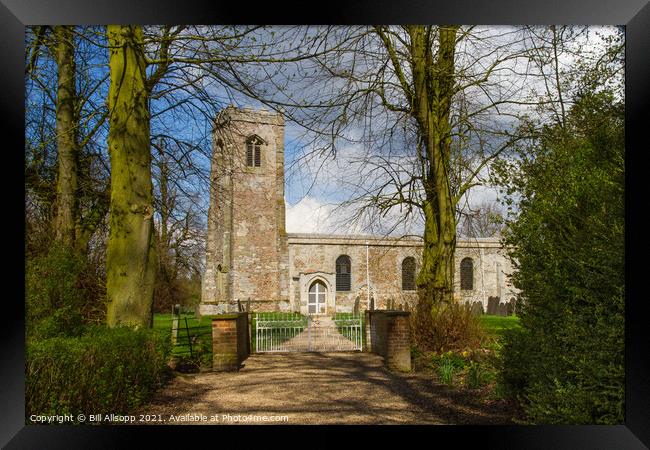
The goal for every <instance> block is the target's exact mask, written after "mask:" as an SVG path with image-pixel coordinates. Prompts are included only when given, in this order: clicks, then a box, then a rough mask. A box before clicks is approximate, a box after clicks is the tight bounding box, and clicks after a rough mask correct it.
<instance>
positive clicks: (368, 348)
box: [363, 309, 372, 352]
mask: <svg viewBox="0 0 650 450" xmlns="http://www.w3.org/2000/svg"><path fill="white" fill-rule="evenodd" d="M363 315H364V318H363V319H364V320H363V321H364V326H365V335H366V336H365V338H366V339H365V341H366V342H365V344H364V346H363V351H364V352H372V336H371V333H370V330H371V321H372V313H371V311H369V310H367V309H366V310H365V311H364V312H363Z"/></svg>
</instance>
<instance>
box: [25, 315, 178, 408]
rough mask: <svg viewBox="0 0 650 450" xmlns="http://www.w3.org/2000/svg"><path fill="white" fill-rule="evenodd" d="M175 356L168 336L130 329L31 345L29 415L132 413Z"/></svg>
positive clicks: (98, 329)
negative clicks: (171, 351)
mask: <svg viewBox="0 0 650 450" xmlns="http://www.w3.org/2000/svg"><path fill="white" fill-rule="evenodd" d="M170 350H171V349H170V342H169V335H168V334H167V333H161V332H159V331H157V330H133V329H129V328H115V329H108V328H104V327H93V328H92V329H91V330H90V331H89V332H88V333H87V334H85V335H83V336H80V337H55V338H51V339H45V340H32V341H28V344H27V347H26V379H25V411H26V415H27V417H29V415H31V414H73V415H75V416H76V415H77V414H80V413H84V414H88V413H95V412H104V413H116V414H117V413H120V414H122V413H126V412H128V411H130V410H132V409H133V408H135V407H136V406H138V405H140V404H141V403H142V402H143V401H145V400H146V399H147V398H148V397H149V396H150V395H151V394H152V393H153V392H154V391H155V389H156V388H158V387H159V386H160V385H161V384H162V382H163V381H164V380H165V377H166V373H167V361H168V359H169V354H170Z"/></svg>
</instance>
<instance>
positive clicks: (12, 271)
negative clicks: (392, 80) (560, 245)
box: [0, 0, 650, 449]
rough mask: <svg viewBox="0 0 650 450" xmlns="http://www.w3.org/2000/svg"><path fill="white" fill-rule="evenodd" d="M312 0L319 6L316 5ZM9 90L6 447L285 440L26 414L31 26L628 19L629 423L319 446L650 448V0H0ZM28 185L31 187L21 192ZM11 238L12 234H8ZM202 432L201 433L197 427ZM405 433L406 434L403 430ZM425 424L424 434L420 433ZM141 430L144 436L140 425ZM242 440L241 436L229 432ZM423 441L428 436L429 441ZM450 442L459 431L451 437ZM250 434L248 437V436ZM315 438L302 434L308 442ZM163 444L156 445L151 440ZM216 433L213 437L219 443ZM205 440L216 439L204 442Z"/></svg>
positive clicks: (432, 431)
mask: <svg viewBox="0 0 650 450" xmlns="http://www.w3.org/2000/svg"><path fill="white" fill-rule="evenodd" d="M308 8H310V9H308ZM0 20H1V21H2V26H1V27H0V35H1V36H2V39H1V40H0V46H1V48H2V53H3V58H2V64H0V82H2V84H3V89H1V90H0V93H1V94H0V96H1V100H0V103H1V105H2V116H3V124H4V127H3V128H4V129H5V133H4V135H3V139H2V141H0V142H2V155H3V157H4V158H6V159H4V162H5V164H3V166H4V167H3V168H4V170H5V172H4V174H3V176H2V177H1V178H2V182H3V188H4V190H3V191H2V192H5V193H6V194H7V195H5V196H3V200H4V201H3V206H4V208H3V209H4V212H5V214H4V219H5V220H4V224H5V225H6V226H8V228H7V231H6V232H5V233H6V234H5V239H4V243H5V245H4V248H5V252H6V254H5V255H4V256H5V258H4V261H5V262H7V263H8V265H7V267H6V269H5V270H4V271H3V272H4V273H3V275H4V283H3V284H2V287H3V288H4V293H5V295H3V298H4V302H3V305H2V306H3V308H2V309H3V313H2V314H0V317H2V319H4V320H3V322H4V323H3V326H2V327H0V330H1V333H2V334H1V338H0V342H1V345H2V352H1V358H2V363H1V365H0V371H1V375H0V379H1V383H0V405H2V419H1V420H0V444H1V445H3V446H6V448H64V447H65V448H115V447H122V446H127V445H129V444H131V445H132V444H134V442H135V441H134V440H133V439H134V438H136V437H140V435H141V434H145V435H146V438H155V439H156V440H161V441H163V442H164V443H165V447H168V446H172V445H173V446H179V445H183V446H187V445H200V444H198V443H197V441H196V434H201V435H203V436H201V437H205V438H207V439H208V442H211V443H212V444H214V445H236V444H235V443H236V442H238V441H239V440H240V439H245V445H243V446H244V448H246V447H250V446H252V444H251V442H252V441H251V439H259V441H260V443H261V442H267V443H268V442H269V441H271V440H276V439H279V441H278V442H283V443H285V444H286V442H287V441H288V439H287V437H288V436H289V434H288V432H289V430H287V427H286V426H277V427H270V428H264V431H263V433H259V434H256V435H254V434H253V433H249V430H250V428H246V429H239V428H229V427H220V428H219V429H218V431H217V432H215V429H214V428H212V427H184V428H183V429H182V431H183V433H181V432H180V431H179V429H178V428H177V427H150V426H137V427H124V426H103V427H99V426H90V425H84V426H63V425H61V426H43V425H28V426H26V425H25V423H24V422H25V419H24V357H25V355H24V325H25V324H24V266H22V265H20V264H19V263H17V261H20V260H21V259H22V260H24V245H23V242H24V240H22V239H21V236H24V233H25V228H24V220H23V219H21V218H23V217H24V178H23V173H24V169H23V166H24V156H23V152H22V151H21V150H20V149H21V148H24V147H23V146H24V31H25V28H24V27H25V26H26V25H34V24H107V23H140V24H163V23H197V24H208V23H214V24H223V23H271V24H273V23H275V24H301V23H312V24H329V23H334V24H358V23H391V24H393V23H399V24H403V23H463V24H464V23H477V24H494V25H505V24H521V23H529V24H551V23H565V24H593V25H604V24H610V25H625V27H626V44H627V45H626V171H627V176H626V224H627V225H626V235H627V239H626V267H627V270H626V286H627V294H626V412H625V424H624V425H618V426H490V427H478V426H431V427H371V428H362V429H361V430H359V428H357V427H338V426H337V427H327V428H324V427H322V428H321V427H315V428H313V429H312V428H310V429H309V433H310V438H309V442H310V443H311V444H312V445H313V444H316V446H317V447H322V446H326V445H327V446H331V445H336V444H337V443H340V442H341V441H340V438H339V437H338V436H337V434H338V433H333V431H338V432H343V433H347V434H348V435H350V433H351V432H355V433H356V432H360V433H359V434H357V436H358V437H360V438H362V439H364V440H365V439H368V438H370V439H372V438H378V439H384V437H386V436H387V435H394V434H397V433H399V434H401V435H402V436H400V442H402V443H403V444H406V445H409V444H410V445H421V444H419V443H424V442H430V443H431V445H436V446H437V445H454V446H456V445H458V444H465V443H467V441H474V442H475V443H476V445H480V446H481V448H625V449H634V448H647V447H646V446H650V426H648V424H650V417H649V413H648V407H650V370H649V364H648V361H649V357H648V355H650V351H649V350H648V348H647V342H650V339H649V336H648V335H649V332H648V330H649V329H650V327H649V326H647V325H646V321H647V320H648V319H647V317H648V315H647V313H648V307H647V303H648V301H647V300H645V296H644V295H643V294H644V293H645V292H643V290H642V283H641V281H640V280H642V279H643V278H642V277H643V274H642V273H641V271H642V270H643V269H645V268H646V267H647V264H646V263H644V262H643V261H644V258H643V256H644V255H643V253H642V249H643V248H645V247H646V245H644V244H645V239H644V238H645V236H644V234H643V232H642V230H641V227H642V226H643V224H644V222H643V218H642V211H643V209H644V208H643V206H642V205H643V204H644V203H646V202H647V200H646V196H645V195H643V194H644V191H643V189H644V187H645V183H643V179H644V178H645V177H644V176H643V175H642V174H641V170H643V169H644V168H645V166H644V164H643V163H642V158H643V155H644V153H645V152H647V149H648V147H649V146H648V143H647V141H648V139H647V132H646V128H648V124H650V120H649V119H650V118H649V115H650V114H649V111H650V104H649V101H648V97H649V90H648V87H649V85H650V5H648V2H647V0H603V1H600V2H594V3H592V2H590V1H589V0H571V1H569V0H564V1H552V2H542V1H534V0H525V1H524V0H492V1H484V2H480V3H479V2H478V1H475V0H458V1H450V0H446V1H444V2H443V1H435V2H434V1H431V2H426V3H425V2H422V1H413V0H411V1H371V0H364V1H360V2H356V3H354V4H348V3H347V2H345V1H340V0H335V1H328V2H323V3H313V4H310V3H305V2H265V3H261V4H260V5H256V6H254V7H253V5H252V4H242V3H239V2H233V1H224V0H218V1H217V0H213V1H208V0H204V1H201V0H185V1H183V2H177V1H172V0H138V1H134V0H130V1H128V0H101V1H99V0H96V1H83V0H59V1H47V0H2V4H0ZM21 194H22V195H21ZM7 244H11V245H7ZM188 433H191V434H192V436H191V437H190V436H188V435H187V434H188ZM404 434H405V435H404ZM415 434H417V435H418V436H415ZM136 435H137V436H136ZM230 439H232V441H230V442H232V444H231V443H230V442H229V440H230ZM423 440H424V441H423ZM444 441H448V443H447V444H444V443H443V442H444ZM239 442H240V443H243V442H244V441H239ZM301 442H302V444H303V445H304V444H305V441H304V440H303V439H302V438H301V439H297V442H296V443H297V444H298V445H300V444H301ZM151 444H152V445H155V444H153V443H151ZM212 444H210V445H212ZM203 445H205V444H203Z"/></svg>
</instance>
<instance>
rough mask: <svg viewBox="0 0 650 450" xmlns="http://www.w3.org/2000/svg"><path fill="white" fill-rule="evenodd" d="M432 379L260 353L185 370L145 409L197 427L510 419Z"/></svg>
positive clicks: (331, 357) (359, 363)
mask: <svg viewBox="0 0 650 450" xmlns="http://www.w3.org/2000/svg"><path fill="white" fill-rule="evenodd" d="M431 378H432V377H431V375H430V374H429V375H427V374H421V373H415V374H395V373H392V372H389V371H388V370H386V369H385V368H384V365H383V362H382V358H381V357H379V356H377V355H373V354H369V353H359V352H347V353H285V354H259V355H252V356H251V357H249V358H248V359H247V360H246V361H245V366H244V367H243V368H242V369H241V370H240V371H239V372H230V373H218V372H204V373H199V374H193V375H181V376H179V377H177V378H175V379H174V380H173V381H172V382H171V383H170V384H169V385H168V386H167V387H166V388H165V389H164V390H163V391H162V392H161V393H159V394H158V396H157V397H155V398H154V399H153V402H152V403H150V404H149V405H147V406H146V407H143V408H142V409H141V411H138V413H143V414H160V415H161V416H162V418H163V420H164V421H165V422H166V423H174V424H177V422H171V421H170V420H169V419H170V417H171V416H172V415H174V416H175V417H176V418H178V419H179V420H180V421H181V422H180V423H192V424H195V423H201V424H222V423H226V424H235V423H251V422H250V421H245V418H246V417H245V416H250V415H254V416H259V417H263V416H265V417H267V418H268V417H271V416H287V418H288V420H287V421H286V422H281V423H285V424H499V423H510V414H511V413H510V411H509V410H508V409H507V408H506V407H505V406H504V405H503V404H502V403H498V402H497V403H495V402H493V403H489V402H488V403H486V401H485V400H480V399H479V398H478V396H477V395H476V394H475V393H472V392H470V391H459V390H454V389H451V388H448V387H446V386H444V385H439V384H436V383H435V382H433V381H432V379H431ZM200 415H203V416H204V417H205V419H203V420H193V419H197V417H198V416H200ZM227 415H229V416H230V419H228V417H227ZM238 417H239V418H238ZM214 418H216V419H217V420H214ZM256 423H263V422H256Z"/></svg>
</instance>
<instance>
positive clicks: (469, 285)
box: [460, 258, 474, 291]
mask: <svg viewBox="0 0 650 450" xmlns="http://www.w3.org/2000/svg"><path fill="white" fill-rule="evenodd" d="M460 289H461V290H463V291H471V290H472V289H474V262H473V261H472V258H465V259H463V260H462V261H461V262H460Z"/></svg>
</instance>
